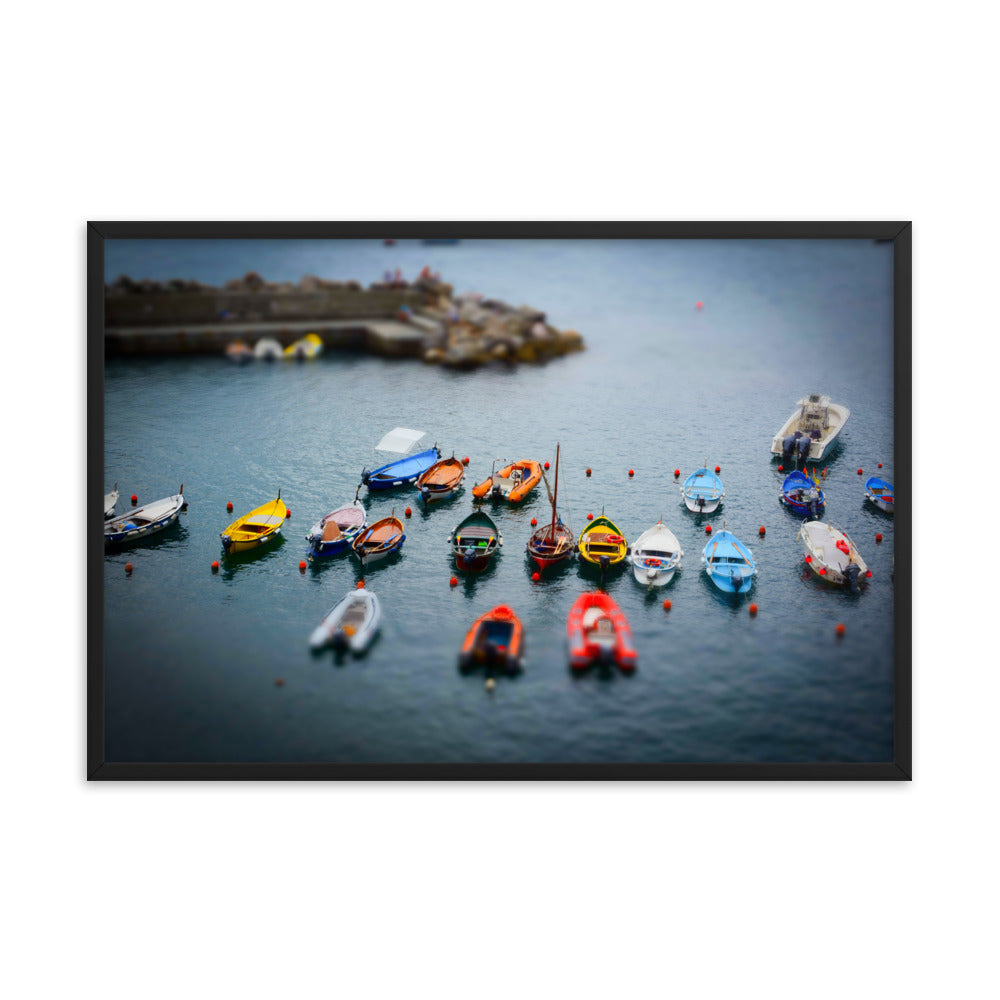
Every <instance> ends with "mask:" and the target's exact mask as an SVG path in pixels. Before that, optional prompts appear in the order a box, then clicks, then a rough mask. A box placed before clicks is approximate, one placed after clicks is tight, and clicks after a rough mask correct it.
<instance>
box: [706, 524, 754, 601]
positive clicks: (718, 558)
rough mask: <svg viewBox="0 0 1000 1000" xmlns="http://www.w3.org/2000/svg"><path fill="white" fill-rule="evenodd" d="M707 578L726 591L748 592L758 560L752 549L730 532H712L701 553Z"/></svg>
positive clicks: (734, 592) (732, 592)
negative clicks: (754, 556) (754, 559)
mask: <svg viewBox="0 0 1000 1000" xmlns="http://www.w3.org/2000/svg"><path fill="white" fill-rule="evenodd" d="M701 559H702V562H703V563H704V564H705V572H706V573H707V574H708V578H709V579H710V580H711V581H712V583H714V584H715V585H716V587H718V588H719V590H722V591H724V592H725V593H727V594H745V593H747V592H748V591H749V590H750V588H751V587H752V586H753V578H754V575H755V574H756V572H757V564H756V563H755V562H754V561H753V555H752V554H751V552H750V550H749V549H748V548H747V547H746V546H745V545H744V544H743V543H742V542H741V541H740V540H739V539H738V538H737V537H736V536H735V535H734V534H733V533H732V532H731V531H720V532H719V533H718V534H716V535H713V537H712V538H711V539H710V540H709V542H708V544H707V545H706V546H705V551H704V552H703V553H702V556H701Z"/></svg>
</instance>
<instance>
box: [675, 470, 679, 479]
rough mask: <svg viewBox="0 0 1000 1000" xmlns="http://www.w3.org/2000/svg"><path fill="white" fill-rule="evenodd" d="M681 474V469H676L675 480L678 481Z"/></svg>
mask: <svg viewBox="0 0 1000 1000" xmlns="http://www.w3.org/2000/svg"><path fill="white" fill-rule="evenodd" d="M680 474H681V470H680V469H674V479H676V478H677V477H678V476H679V475H680Z"/></svg>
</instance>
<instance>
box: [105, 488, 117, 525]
mask: <svg viewBox="0 0 1000 1000" xmlns="http://www.w3.org/2000/svg"><path fill="white" fill-rule="evenodd" d="M117 506H118V484H117V483H115V488H114V489H113V490H112V491H111V492H110V493H105V494H104V520H105V521H107V520H108V518H110V517H112V516H114V513H115V507H117Z"/></svg>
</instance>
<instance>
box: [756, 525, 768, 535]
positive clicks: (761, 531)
mask: <svg viewBox="0 0 1000 1000" xmlns="http://www.w3.org/2000/svg"><path fill="white" fill-rule="evenodd" d="M757 534H758V535H760V537H761V538H763V537H764V536H765V535H766V534H767V528H765V527H764V525H763V524H762V525H761V526H760V527H759V528H758V529H757Z"/></svg>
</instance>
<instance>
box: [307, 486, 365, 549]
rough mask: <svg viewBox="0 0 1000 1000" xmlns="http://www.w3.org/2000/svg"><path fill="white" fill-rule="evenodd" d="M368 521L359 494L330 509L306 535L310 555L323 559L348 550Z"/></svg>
mask: <svg viewBox="0 0 1000 1000" xmlns="http://www.w3.org/2000/svg"><path fill="white" fill-rule="evenodd" d="M359 489H360V487H359ZM367 521H368V515H367V514H366V513H365V508H364V506H363V505H362V503H361V501H360V500H359V499H358V498H357V496H355V498H354V499H353V500H352V501H351V502H350V503H349V504H345V505H344V506H343V507H338V508H337V509H336V510H333V511H330V513H329V514H326V515H325V516H323V517H321V518H320V519H319V520H318V521H317V522H316V523H315V524H314V525H313V526H312V527H311V528H310V529H309V534H308V535H306V541H307V542H308V543H309V555H310V557H312V558H314V559H323V558H326V557H327V556H335V555H339V554H340V553H341V552H346V551H347V550H348V549H349V548H350V547H351V543H352V542H353V541H354V539H355V538H357V537H358V535H359V534H361V531H362V530H363V529H364V527H365V524H366V523H367Z"/></svg>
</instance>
